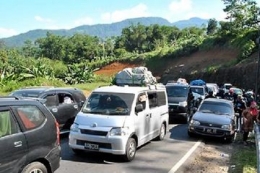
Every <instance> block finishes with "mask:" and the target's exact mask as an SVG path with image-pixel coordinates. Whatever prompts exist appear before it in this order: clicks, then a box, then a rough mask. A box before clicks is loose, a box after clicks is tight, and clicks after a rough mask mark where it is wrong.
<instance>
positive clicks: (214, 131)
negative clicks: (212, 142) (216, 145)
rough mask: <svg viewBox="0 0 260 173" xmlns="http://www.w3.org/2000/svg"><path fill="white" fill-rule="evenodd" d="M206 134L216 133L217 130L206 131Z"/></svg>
mask: <svg viewBox="0 0 260 173" xmlns="http://www.w3.org/2000/svg"><path fill="white" fill-rule="evenodd" d="M206 132H207V133H216V132H217V130H216V129H206Z"/></svg>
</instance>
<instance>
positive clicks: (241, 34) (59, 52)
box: [0, 0, 259, 90]
mask: <svg viewBox="0 0 260 173" xmlns="http://www.w3.org/2000/svg"><path fill="white" fill-rule="evenodd" d="M223 2H224V4H225V5H226V7H225V8H224V9H223V10H224V11H225V12H226V13H227V21H221V22H218V21H216V19H210V20H209V21H208V25H207V26H204V27H200V28H199V27H189V28H184V29H178V28H177V27H175V26H165V25H158V24H154V25H150V26H144V25H141V24H139V23H138V24H133V25H131V26H129V27H126V28H124V29H123V30H122V33H121V35H120V36H117V37H110V38H107V39H101V38H98V37H93V36H89V35H85V34H80V33H78V34H74V35H72V36H68V37H65V36H59V35H55V34H51V33H47V34H46V37H43V38H40V39H37V40H36V41H35V42H31V41H29V40H28V41H26V42H25V44H24V46H23V47H22V48H19V49H18V48H13V49H10V48H9V49H8V48H5V46H4V43H2V42H1V43H0V59H1V61H0V75H1V78H0V85H1V86H2V87H6V86H11V85H10V84H12V86H13V87H9V90H12V89H14V88H16V87H20V85H18V84H17V83H23V82H24V81H28V80H31V81H35V83H29V84H30V85H42V84H44V82H46V80H47V81H52V82H53V83H54V84H55V85H56V84H57V85H62V84H78V83H86V82H92V81H94V80H97V79H100V78H98V77H97V76H95V75H94V73H93V72H94V71H95V69H98V68H100V67H102V66H104V65H107V64H109V63H111V62H114V61H123V60H124V61H125V60H126V59H127V60H128V61H131V60H136V59H139V60H140V59H141V60H142V61H144V62H146V64H147V65H148V66H150V67H151V68H153V67H154V68H156V66H157V67H158V66H159V65H160V63H158V62H159V61H160V60H161V59H162V58H166V59H167V58H179V57H182V56H185V55H189V54H191V53H193V52H196V51H198V50H200V49H210V48H212V47H216V46H229V47H234V48H237V49H238V50H240V51H241V52H240V55H239V57H237V62H239V61H242V60H244V59H246V58H248V57H249V56H250V55H251V54H252V53H253V52H254V51H255V50H256V49H257V40H256V38H257V37H258V29H257V27H258V11H259V8H258V7H257V6H256V5H257V4H256V2H255V1H250V0H223ZM219 68H220V67H219ZM32 79H33V80H32ZM39 79H40V81H41V80H42V81H43V82H42V83H41V82H40V81H39ZM14 84H15V85H14ZM26 84H28V83H26ZM7 90H8V89H7Z"/></svg>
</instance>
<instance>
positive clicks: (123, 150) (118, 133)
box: [69, 85, 169, 161]
mask: <svg viewBox="0 0 260 173" xmlns="http://www.w3.org/2000/svg"><path fill="white" fill-rule="evenodd" d="M168 121H169V114H168V100H167V95H166V88H165V86H164V85H151V86H149V87H134V86H105V87H100V88H97V89H95V90H94V91H93V92H92V93H91V94H90V96H89V97H88V99H87V101H86V102H85V104H84V105H83V107H82V109H81V111H80V112H79V113H78V115H77V116H76V118H75V121H74V123H73V125H72V126H71V129H70V134H69V146H70V147H71V148H72V150H73V151H74V152H75V153H81V151H82V150H86V151H95V152H104V153H111V154H115V155H122V156H123V157H124V159H125V160H126V161H131V160H133V159H134V157H135V153H136V150H137V148H138V147H140V146H141V145H143V144H145V143H147V142H148V141H150V140H152V139H154V138H157V139H158V140H163V138H164V136H165V134H166V132H167V130H168V123H169V122H168Z"/></svg>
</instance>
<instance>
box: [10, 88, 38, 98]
mask: <svg viewBox="0 0 260 173" xmlns="http://www.w3.org/2000/svg"><path fill="white" fill-rule="evenodd" d="M40 94H41V91H38V90H33V91H26V90H19V91H15V92H13V93H12V94H11V95H13V96H18V97H34V98H38V97H39V95H40Z"/></svg>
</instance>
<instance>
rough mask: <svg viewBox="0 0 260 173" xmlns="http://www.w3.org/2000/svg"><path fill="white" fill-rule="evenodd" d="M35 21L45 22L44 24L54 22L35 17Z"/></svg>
mask: <svg viewBox="0 0 260 173" xmlns="http://www.w3.org/2000/svg"><path fill="white" fill-rule="evenodd" d="M34 19H35V20H36V21H38V22H44V23H52V22H54V21H53V20H52V19H47V18H43V17H41V16H34Z"/></svg>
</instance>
